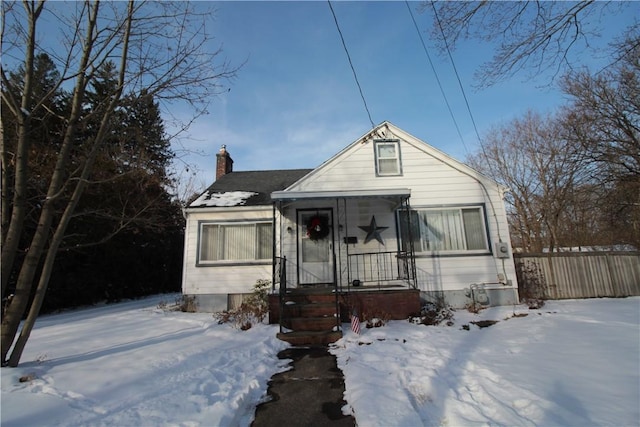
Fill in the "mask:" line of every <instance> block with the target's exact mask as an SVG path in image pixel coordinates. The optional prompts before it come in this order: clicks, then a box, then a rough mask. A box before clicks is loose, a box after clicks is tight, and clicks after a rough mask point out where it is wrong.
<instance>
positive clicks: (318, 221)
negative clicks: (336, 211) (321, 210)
mask: <svg viewBox="0 0 640 427" xmlns="http://www.w3.org/2000/svg"><path fill="white" fill-rule="evenodd" d="M328 235H329V218H328V217H326V216H320V215H314V216H312V217H311V218H309V222H307V236H309V238H310V239H311V240H313V241H316V240H321V239H324V238H325V237H327V236H328Z"/></svg>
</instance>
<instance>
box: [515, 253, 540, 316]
mask: <svg viewBox="0 0 640 427" xmlns="http://www.w3.org/2000/svg"><path fill="white" fill-rule="evenodd" d="M518 267H519V268H518V269H517V273H518V284H519V288H518V292H519V293H520V299H521V301H522V302H523V303H525V304H527V305H528V306H529V308H530V309H532V310H533V309H538V308H542V307H543V306H544V300H545V299H547V296H546V294H545V289H546V287H547V286H546V279H545V277H544V273H543V272H542V270H541V269H540V267H539V266H538V264H537V263H535V262H532V261H527V262H526V263H523V262H522V261H521V262H520V263H519V264H518Z"/></svg>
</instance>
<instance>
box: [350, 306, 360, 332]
mask: <svg viewBox="0 0 640 427" xmlns="http://www.w3.org/2000/svg"><path fill="white" fill-rule="evenodd" d="M351 330H352V331H353V332H355V333H356V334H358V335H360V319H359V318H358V313H357V312H356V311H355V310H353V314H352V315H351Z"/></svg>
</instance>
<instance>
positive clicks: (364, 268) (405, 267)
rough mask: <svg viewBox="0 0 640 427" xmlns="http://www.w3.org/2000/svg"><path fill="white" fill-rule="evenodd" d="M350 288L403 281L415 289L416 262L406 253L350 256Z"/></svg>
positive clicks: (375, 253)
mask: <svg viewBox="0 0 640 427" xmlns="http://www.w3.org/2000/svg"><path fill="white" fill-rule="evenodd" d="M348 262H349V277H350V283H349V286H351V285H353V283H354V282H355V283H356V284H357V283H363V284H364V283H371V282H374V283H377V284H378V285H382V284H384V283H385V282H394V281H399V280H400V281H403V282H406V283H407V284H408V285H409V286H410V287H412V288H415V268H414V264H413V263H414V262H415V260H414V259H413V258H412V257H411V256H410V254H409V253H408V252H406V251H398V252H369V253H361V254H349V255H348Z"/></svg>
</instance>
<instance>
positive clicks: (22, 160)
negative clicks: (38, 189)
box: [0, 2, 44, 361]
mask: <svg viewBox="0 0 640 427" xmlns="http://www.w3.org/2000/svg"><path fill="white" fill-rule="evenodd" d="M43 6H44V2H42V3H39V4H38V5H37V7H35V8H34V9H33V10H31V9H29V6H28V5H25V8H26V9H27V16H28V17H29V36H28V38H27V40H28V43H27V44H28V45H27V48H26V51H25V52H26V57H25V61H24V67H25V68H24V70H25V72H24V88H23V91H22V99H21V101H20V108H18V106H17V105H16V102H17V101H16V102H7V105H8V106H9V107H10V110H11V112H12V114H14V116H15V117H16V122H17V123H18V126H19V130H18V141H17V146H16V169H15V183H14V193H13V209H12V210H11V220H10V221H9V219H8V217H5V216H4V215H5V214H6V215H8V211H7V212H5V207H4V206H3V209H2V214H3V217H2V225H3V226H4V225H5V224H6V223H7V221H8V228H7V230H6V234H5V230H2V239H3V240H2V254H1V255H0V282H1V283H2V289H1V291H2V297H3V298H4V296H5V293H6V291H7V286H8V284H9V277H10V276H11V270H12V268H13V263H14V261H15V257H16V252H17V251H18V245H19V244H20V236H21V235H22V230H23V225H24V218H25V216H26V206H27V196H26V192H27V181H28V175H29V173H28V164H29V145H30V141H29V136H28V133H29V129H30V125H31V117H30V113H29V110H28V109H29V108H30V106H31V101H32V99H31V98H32V96H33V94H32V92H33V73H34V70H33V68H34V65H33V62H34V56H35V46H36V22H37V20H38V17H39V16H40V13H41V12H42V8H43ZM3 83H4V82H3ZM6 92H8V96H7V97H11V96H10V92H9V90H8V89H7V91H6ZM11 100H13V97H11V99H10V100H9V101H11ZM4 154H5V153H4V143H3V162H4V160H5V159H4ZM5 170H6V169H5V168H4V164H3V171H2V172H3V175H2V187H3V188H2V190H3V196H2V197H3V200H2V202H3V204H4V203H6V200H4V198H5V193H4V190H5V189H4V187H5V185H8V182H7V180H6V177H5V176H4V173H5ZM3 324H4V319H3ZM3 343H4V340H3ZM2 348H3V354H4V345H3V347H2ZM2 361H4V359H2Z"/></svg>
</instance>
